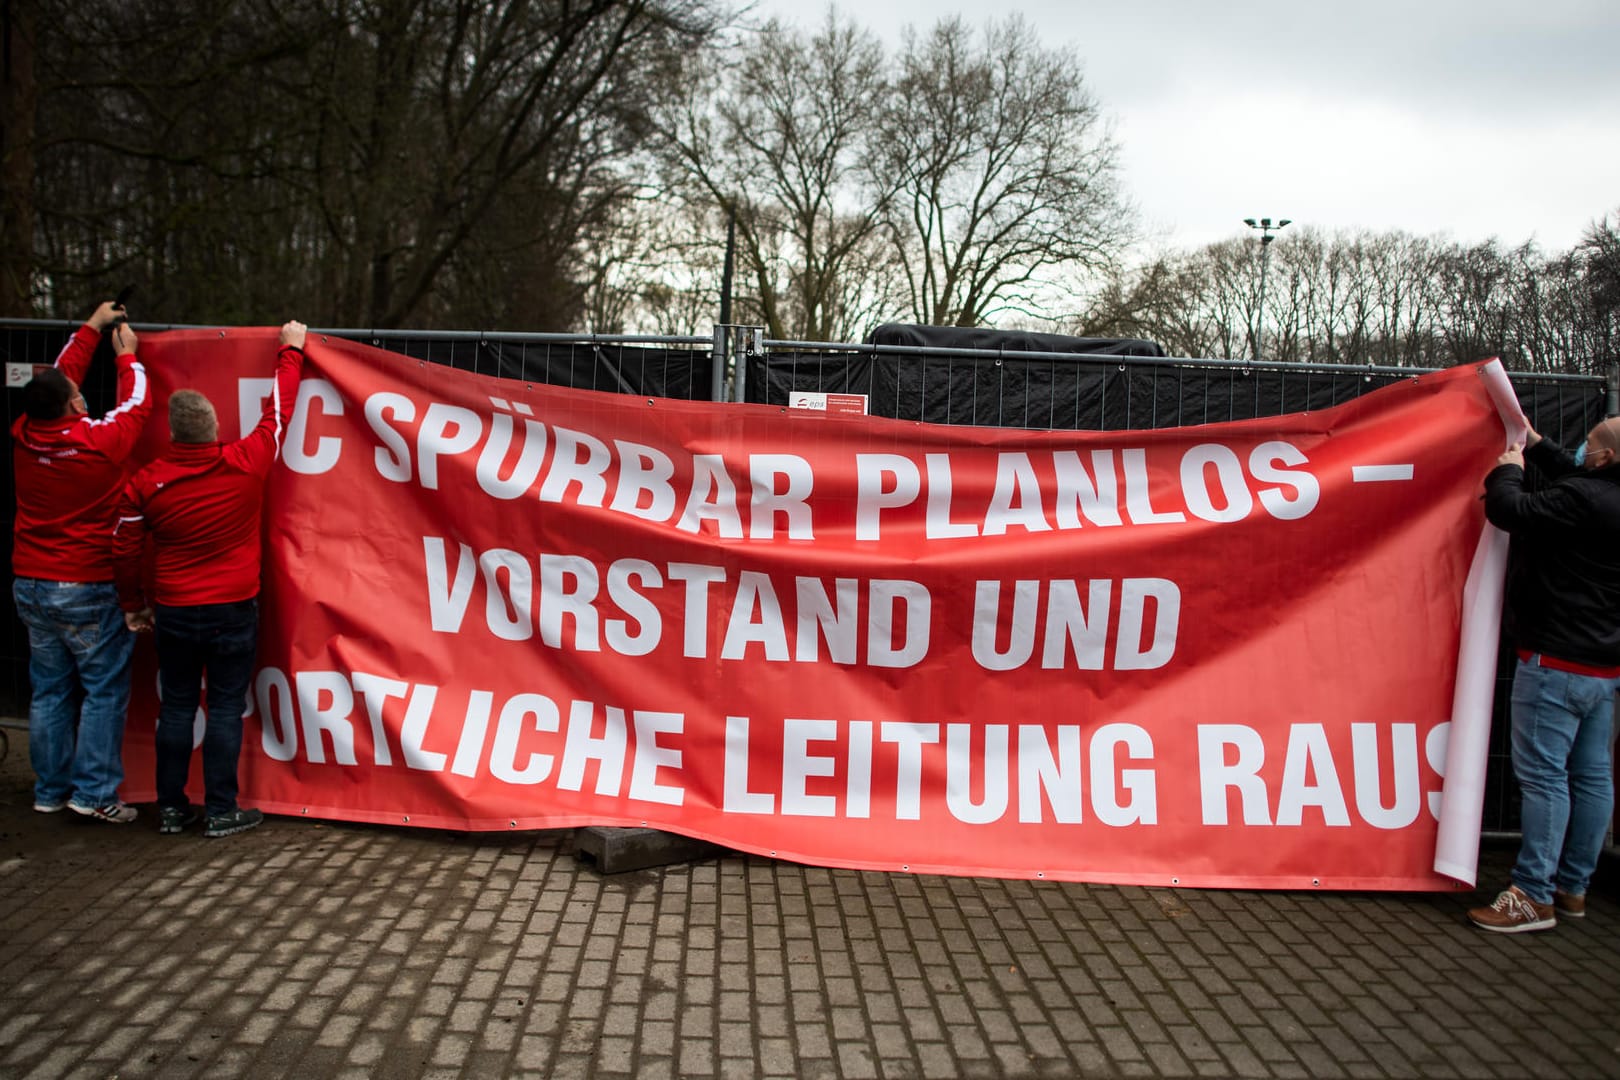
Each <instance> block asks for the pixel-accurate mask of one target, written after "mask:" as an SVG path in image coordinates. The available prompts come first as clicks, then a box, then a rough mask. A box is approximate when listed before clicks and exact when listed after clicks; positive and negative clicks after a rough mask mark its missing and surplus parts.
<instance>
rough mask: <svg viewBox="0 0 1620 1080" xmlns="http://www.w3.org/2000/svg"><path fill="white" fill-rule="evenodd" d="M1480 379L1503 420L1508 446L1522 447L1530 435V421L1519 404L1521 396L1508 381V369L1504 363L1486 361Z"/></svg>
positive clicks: (1481, 368)
mask: <svg viewBox="0 0 1620 1080" xmlns="http://www.w3.org/2000/svg"><path fill="white" fill-rule="evenodd" d="M1479 377H1480V378H1481V379H1484V380H1485V392H1486V393H1488V394H1489V395H1490V396H1491V402H1492V404H1494V405H1495V406H1496V413H1497V415H1498V416H1500V417H1501V418H1502V427H1503V428H1504V429H1505V434H1506V437H1507V443H1506V445H1508V446H1522V445H1524V441H1525V439H1526V438H1528V437H1529V434H1530V420H1529V418H1528V417H1526V416H1525V415H1524V407H1523V406H1522V405H1520V404H1519V395H1518V394H1517V393H1515V392H1514V390H1513V384H1512V383H1511V382H1509V381H1508V376H1507V369H1506V368H1504V367H1503V366H1502V361H1500V360H1497V359H1491V360H1488V361H1486V362H1485V363H1484V364H1483V365H1482V366H1481V367H1480V369H1479Z"/></svg>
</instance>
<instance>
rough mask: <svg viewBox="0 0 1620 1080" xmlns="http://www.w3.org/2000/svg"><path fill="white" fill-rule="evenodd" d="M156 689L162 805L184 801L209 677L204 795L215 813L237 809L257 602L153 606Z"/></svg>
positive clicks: (256, 631)
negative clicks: (197, 720) (238, 770)
mask: <svg viewBox="0 0 1620 1080" xmlns="http://www.w3.org/2000/svg"><path fill="white" fill-rule="evenodd" d="M153 615H154V617H155V630H156V636H157V654H158V686H159V689H160V691H161V693H162V696H163V701H162V703H161V704H160V705H159V706H158V722H157V739H156V751H157V796H158V805H159V806H172V807H177V808H183V807H185V806H186V779H187V776H188V774H189V773H190V771H191V733H192V728H193V722H194V720H195V718H196V715H197V705H198V703H199V702H200V701H201V699H202V683H203V679H204V677H206V678H207V680H208V722H207V726H206V727H205V728H204V729H203V743H202V759H203V795H204V804H205V806H206V808H207V811H208V814H209V816H215V815H219V814H228V813H230V812H231V811H232V810H235V809H236V763H237V759H238V758H239V757H240V756H241V753H242V713H243V712H244V711H245V710H246V708H247V691H248V682H249V680H250V679H251V678H252V677H253V657H254V651H255V649H256V648H257V646H258V642H259V602H258V601H257V600H240V601H237V602H235V603H230V604H197V605H194V606H190V607H169V606H166V605H164V604H158V605H157V606H156V607H155V608H154V609H153Z"/></svg>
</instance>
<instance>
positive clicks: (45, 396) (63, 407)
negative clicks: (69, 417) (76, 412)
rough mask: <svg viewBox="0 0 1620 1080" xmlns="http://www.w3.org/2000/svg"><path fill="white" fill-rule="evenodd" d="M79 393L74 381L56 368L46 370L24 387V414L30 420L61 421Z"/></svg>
mask: <svg viewBox="0 0 1620 1080" xmlns="http://www.w3.org/2000/svg"><path fill="white" fill-rule="evenodd" d="M75 393H77V391H76V390H75V389H74V387H73V380H72V379H70V378H68V377H67V376H66V375H64V374H62V373H61V372H60V371H58V370H57V369H56V368H46V369H45V370H44V371H41V372H40V373H39V374H38V375H35V376H34V377H33V378H32V379H29V380H28V383H27V385H25V386H24V387H23V412H25V413H27V414H28V418H29V419H30V420H59V419H61V418H62V417H63V416H64V415H66V414H67V408H68V402H70V401H72V400H73V395H74V394H75Z"/></svg>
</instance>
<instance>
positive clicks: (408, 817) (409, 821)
mask: <svg viewBox="0 0 1620 1080" xmlns="http://www.w3.org/2000/svg"><path fill="white" fill-rule="evenodd" d="M410 823H411V815H409V814H406V815H405V824H407V825H409V824H410Z"/></svg>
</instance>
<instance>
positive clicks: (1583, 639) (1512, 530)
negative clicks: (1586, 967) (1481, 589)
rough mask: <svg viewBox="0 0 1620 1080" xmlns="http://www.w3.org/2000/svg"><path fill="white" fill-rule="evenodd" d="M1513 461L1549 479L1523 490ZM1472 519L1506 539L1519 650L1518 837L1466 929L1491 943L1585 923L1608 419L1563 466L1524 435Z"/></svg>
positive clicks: (1619, 631) (1602, 651)
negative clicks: (1479, 515)
mask: <svg viewBox="0 0 1620 1080" xmlns="http://www.w3.org/2000/svg"><path fill="white" fill-rule="evenodd" d="M1526 456H1528V457H1529V459H1530V461H1531V462H1532V463H1533V464H1535V465H1536V466H1537V467H1538V468H1539V469H1541V471H1542V473H1543V475H1545V476H1546V477H1547V478H1548V479H1549V481H1550V482H1549V484H1548V486H1547V487H1546V488H1545V489H1544V490H1541V491H1537V492H1526V491H1525V490H1524V461H1525V458H1526ZM1485 513H1486V516H1487V518H1489V519H1490V521H1491V523H1492V524H1494V525H1496V526H1497V527H1499V528H1501V529H1503V530H1504V531H1506V532H1508V533H1509V534H1510V535H1511V536H1512V537H1513V541H1514V556H1515V558H1514V560H1513V563H1512V568H1511V570H1510V574H1509V581H1508V599H1507V604H1506V608H1505V612H1506V615H1505V620H1504V621H1505V625H1506V630H1507V633H1508V636H1509V638H1510V639H1511V640H1512V642H1513V645H1514V647H1515V648H1516V650H1517V651H1518V665H1517V667H1516V668H1515V671H1514V678H1513V697H1512V758H1513V771H1514V775H1515V777H1516V779H1517V780H1518V782H1519V787H1520V790H1521V793H1522V809H1521V815H1520V816H1521V830H1522V834H1523V839H1522V842H1521V845H1520V848H1519V855H1518V859H1517V860H1516V862H1515V864H1514V867H1513V871H1512V884H1511V885H1509V887H1508V888H1507V889H1505V890H1503V891H1502V892H1501V893H1500V894H1499V895H1498V896H1497V898H1496V900H1495V901H1494V902H1493V903H1492V904H1491V905H1490V906H1488V907H1480V908H1475V909H1473V910H1471V911H1469V913H1468V917H1469V919H1470V920H1471V921H1472V922H1473V923H1474V924H1475V925H1476V926H1479V927H1480V928H1481V929H1485V930H1491V931H1495V932H1499V933H1522V932H1526V931H1534V930H1546V929H1550V928H1551V927H1553V926H1556V925H1557V916H1558V914H1563V915H1565V916H1567V917H1571V918H1580V917H1583V916H1584V915H1585V914H1586V887H1587V883H1588V881H1589V880H1590V878H1591V876H1592V873H1593V871H1594V870H1595V869H1596V866H1597V860H1598V855H1599V853H1600V852H1601V850H1602V847H1603V843H1604V839H1605V837H1606V835H1607V832H1608V828H1609V823H1610V819H1611V817H1612V815H1613V810H1614V781H1613V768H1612V764H1611V761H1610V745H1609V744H1610V738H1611V735H1612V732H1613V717H1614V697H1615V693H1616V691H1617V690H1620V418H1611V419H1608V420H1605V421H1603V422H1602V423H1600V424H1598V425H1597V426H1596V427H1594V428H1593V429H1592V430H1591V431H1590V432H1589V433H1588V434H1587V436H1586V439H1585V440H1584V441H1583V443H1582V445H1581V446H1580V448H1579V449H1578V450H1577V451H1576V453H1575V454H1574V455H1570V454H1567V453H1565V452H1564V451H1563V450H1562V449H1560V448H1559V447H1557V446H1554V445H1553V444H1552V443H1550V442H1548V441H1546V440H1545V439H1543V438H1541V436H1540V435H1538V434H1537V433H1536V432H1535V431H1534V430H1532V431H1530V432H1529V434H1528V437H1527V439H1526V446H1525V448H1524V449H1523V450H1522V451H1521V450H1520V449H1519V448H1517V447H1515V448H1513V449H1510V450H1508V451H1506V452H1505V453H1503V454H1502V456H1501V457H1499V458H1498V459H1497V464H1496V467H1495V468H1494V469H1493V470H1492V471H1491V472H1490V474H1489V475H1488V476H1487V477H1486V478H1485Z"/></svg>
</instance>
